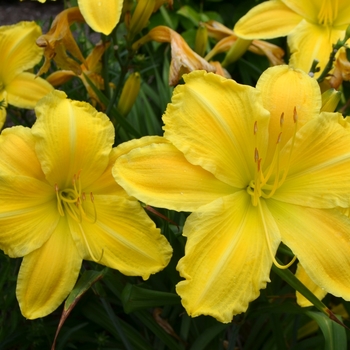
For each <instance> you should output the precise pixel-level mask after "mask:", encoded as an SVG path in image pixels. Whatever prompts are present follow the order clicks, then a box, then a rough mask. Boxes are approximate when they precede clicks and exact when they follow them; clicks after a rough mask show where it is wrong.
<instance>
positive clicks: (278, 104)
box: [256, 66, 322, 164]
mask: <svg viewBox="0 0 350 350" xmlns="http://www.w3.org/2000/svg"><path fill="white" fill-rule="evenodd" d="M287 86H288V89H287V88H286V87H287ZM256 88H257V90H259V91H260V93H261V98H262V104H263V106H264V107H265V108H266V109H267V110H268V111H269V112H270V113H271V117H270V124H269V135H270V136H269V155H268V156H269V157H268V159H267V160H266V163H265V164H269V161H270V160H271V158H272V154H273V151H274V150H275V148H276V142H277V139H278V137H279V134H280V133H281V127H280V119H281V115H282V113H283V114H284V122H283V127H282V137H281V140H280V144H279V145H280V147H283V145H284V144H286V142H287V141H288V140H289V139H290V138H291V137H292V136H293V134H294V133H295V123H294V118H293V114H294V108H295V109H296V111H297V115H298V127H299V128H300V127H301V126H302V125H304V124H305V123H306V122H307V121H308V120H310V119H312V118H314V117H316V116H318V115H319V113H320V109H321V106H322V100H321V92H320V88H319V86H318V84H317V82H316V81H315V79H311V78H310V77H309V76H308V75H307V74H306V73H304V72H301V71H296V70H294V69H292V68H289V67H288V66H278V67H272V68H268V69H267V70H266V71H265V72H264V73H263V74H262V75H261V77H260V78H259V80H258V83H257V85H256ZM263 161H264V160H263Z"/></svg>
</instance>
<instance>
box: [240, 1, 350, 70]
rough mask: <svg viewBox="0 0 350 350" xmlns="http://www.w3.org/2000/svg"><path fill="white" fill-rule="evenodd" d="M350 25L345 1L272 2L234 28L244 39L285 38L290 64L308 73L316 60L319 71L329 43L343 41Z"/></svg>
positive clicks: (256, 9)
mask: <svg viewBox="0 0 350 350" xmlns="http://www.w3.org/2000/svg"><path fill="white" fill-rule="evenodd" d="M349 24H350V2H349V1H347V0H308V1H299V0H271V1H266V2H263V3H261V4H259V5H257V6H255V7H254V8H253V9H251V10H250V11H249V12H248V13H247V14H246V15H245V16H243V17H242V18H241V19H240V20H239V21H238V22H237V23H236V25H235V27H234V32H235V33H236V34H237V35H238V36H239V37H241V38H243V39H271V38H276V37H280V36H286V35H287V36H288V45H289V48H290V52H291V58H290V65H292V66H293V67H295V68H300V69H302V70H304V71H305V72H307V73H308V72H309V71H310V68H311V65H312V62H313V61H314V60H318V61H319V67H320V68H321V71H322V70H323V69H324V68H325V65H326V63H327V61H328V59H329V55H330V53H331V51H332V44H335V43H336V42H337V41H338V39H343V38H344V34H345V30H346V28H347V26H348V25H349Z"/></svg>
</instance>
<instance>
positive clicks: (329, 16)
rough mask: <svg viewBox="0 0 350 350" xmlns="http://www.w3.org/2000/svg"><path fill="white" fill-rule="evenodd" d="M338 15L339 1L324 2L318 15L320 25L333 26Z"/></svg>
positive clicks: (327, 0) (328, 0) (325, 0)
mask: <svg viewBox="0 0 350 350" xmlns="http://www.w3.org/2000/svg"><path fill="white" fill-rule="evenodd" d="M337 15H338V0H323V1H322V5H321V8H320V12H319V13H318V16H317V19H318V23H320V24H323V25H325V26H327V25H332V23H333V22H334V20H335V19H336V17H337Z"/></svg>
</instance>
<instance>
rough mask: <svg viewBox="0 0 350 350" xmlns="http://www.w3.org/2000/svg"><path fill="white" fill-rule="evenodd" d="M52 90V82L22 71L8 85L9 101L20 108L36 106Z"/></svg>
mask: <svg viewBox="0 0 350 350" xmlns="http://www.w3.org/2000/svg"><path fill="white" fill-rule="evenodd" d="M52 90H53V87H52V85H51V84H50V83H48V82H47V81H46V80H45V79H42V78H40V77H37V78H36V77H35V75H34V74H32V73H20V74H18V75H16V77H15V78H14V79H13V80H12V81H11V83H9V84H8V85H7V86H6V91H7V98H8V103H9V104H11V105H13V106H16V107H20V108H34V107H35V106H36V104H37V102H38V101H39V100H40V99H42V98H43V97H44V96H46V95H47V94H48V93H49V92H51V91H52Z"/></svg>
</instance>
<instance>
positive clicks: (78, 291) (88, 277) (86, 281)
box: [51, 268, 108, 350]
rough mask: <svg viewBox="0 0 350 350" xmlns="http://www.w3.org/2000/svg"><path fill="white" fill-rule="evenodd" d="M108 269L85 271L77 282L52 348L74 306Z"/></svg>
mask: <svg viewBox="0 0 350 350" xmlns="http://www.w3.org/2000/svg"><path fill="white" fill-rule="evenodd" d="M107 270H108V268H104V269H103V270H102V271H85V272H84V273H83V275H82V276H81V277H80V278H79V280H78V282H77V284H76V285H75V287H74V288H73V290H72V291H71V292H70V294H69V295H68V298H67V299H66V301H65V303H64V308H63V311H62V315H61V319H60V323H59V324H58V327H57V331H56V335H55V339H54V341H53V344H52V347H51V350H54V349H55V345H56V340H57V336H58V333H59V332H60V330H61V328H62V326H63V324H64V322H65V321H66V319H67V318H68V316H69V314H70V313H71V311H72V310H73V308H74V306H75V305H76V304H77V303H78V301H79V300H80V298H81V297H82V296H83V295H84V294H85V293H86V291H88V290H89V289H90V287H91V286H92V285H93V284H94V283H96V282H97V281H98V280H100V279H101V278H102V277H103V276H104V275H105V274H106V272H107Z"/></svg>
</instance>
